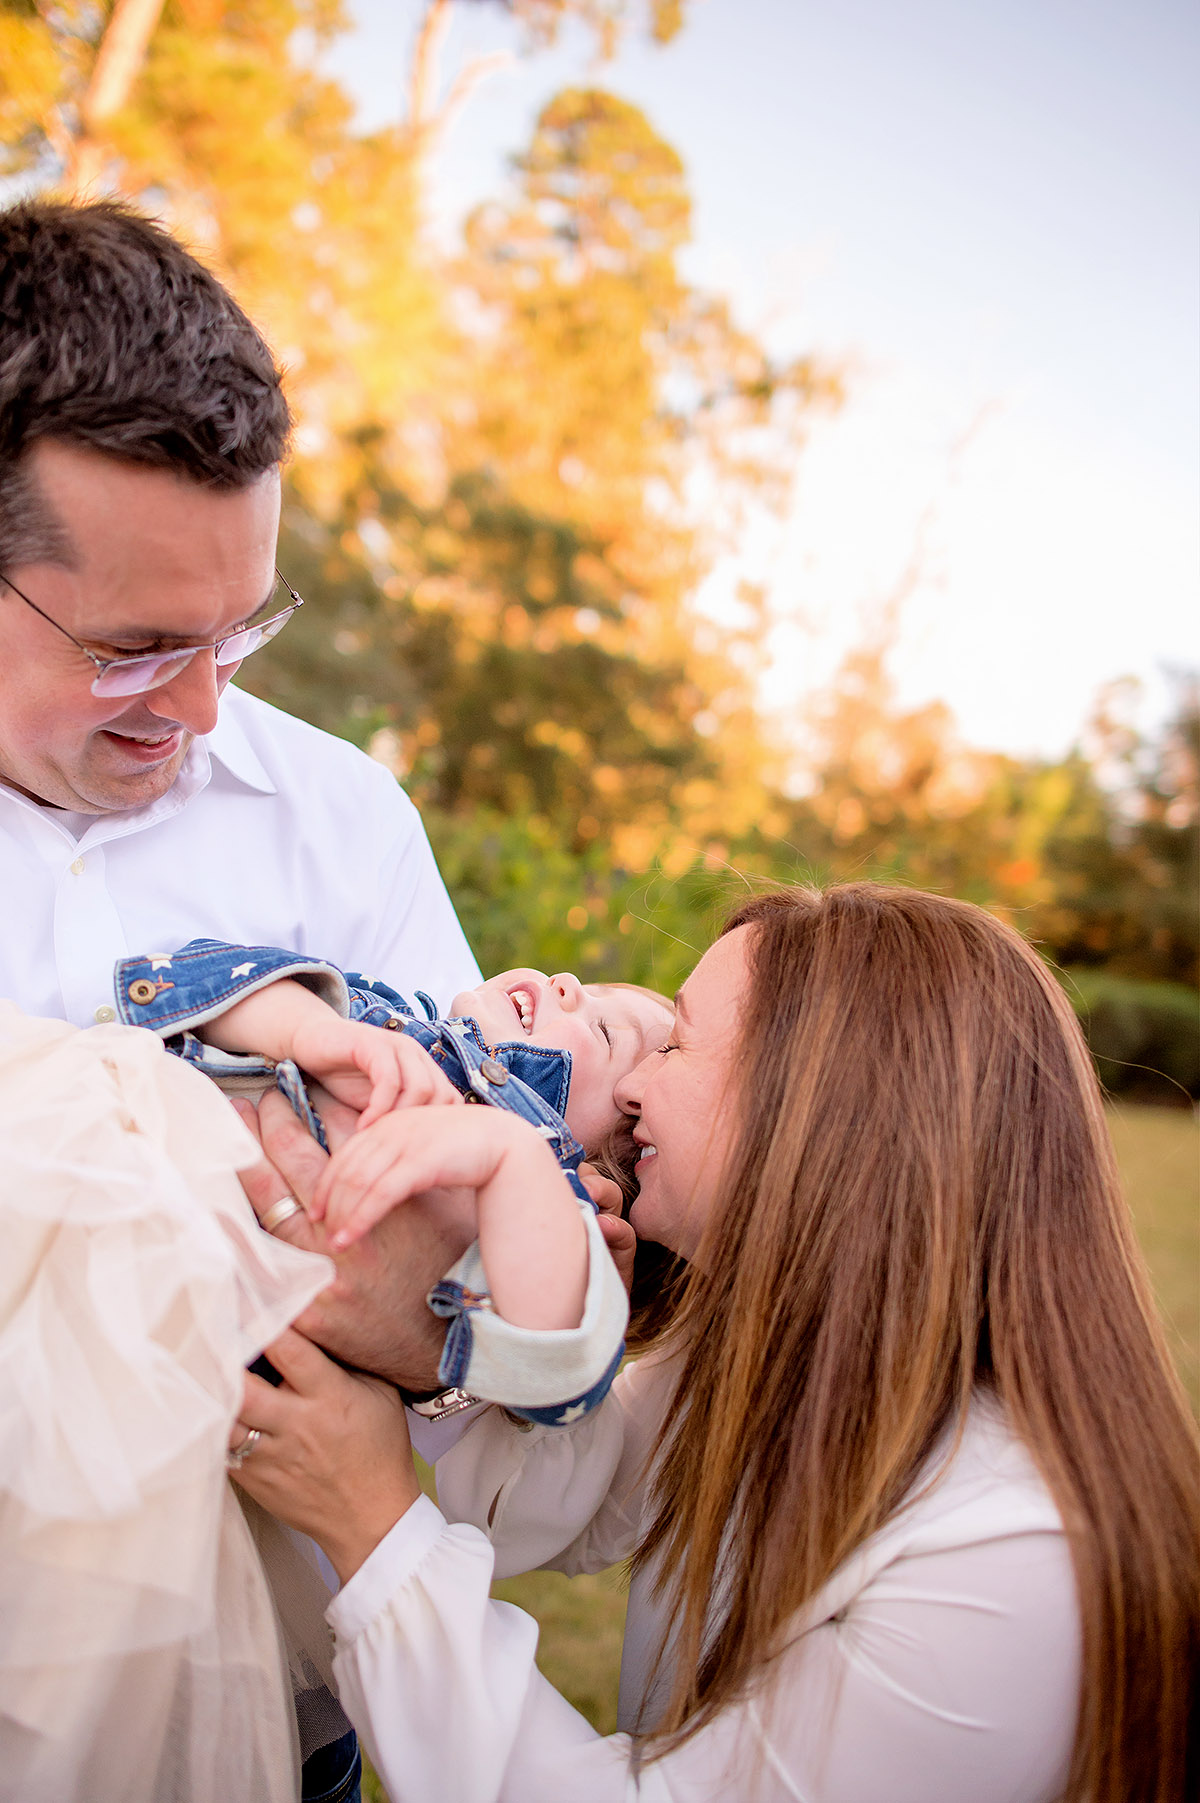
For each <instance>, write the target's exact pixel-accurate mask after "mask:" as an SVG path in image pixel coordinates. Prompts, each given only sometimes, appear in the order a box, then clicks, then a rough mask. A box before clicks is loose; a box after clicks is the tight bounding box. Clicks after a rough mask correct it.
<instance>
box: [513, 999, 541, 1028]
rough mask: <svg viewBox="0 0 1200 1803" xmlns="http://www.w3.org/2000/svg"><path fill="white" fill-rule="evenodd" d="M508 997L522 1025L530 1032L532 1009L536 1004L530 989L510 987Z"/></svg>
mask: <svg viewBox="0 0 1200 1803" xmlns="http://www.w3.org/2000/svg"><path fill="white" fill-rule="evenodd" d="M508 999H509V1001H510V1002H511V1003H512V1005H513V1007H514V1008H515V1009H516V1011H517V1014H518V1016H519V1017H520V1021H521V1025H522V1027H523V1028H524V1030H525V1031H526V1033H528V1032H530V1031H531V1030H532V1027H533V1016H534V1010H535V1008H536V1006H537V1004H536V1002H535V1001H534V998H533V993H532V991H531V990H528V989H510V990H509V992H508Z"/></svg>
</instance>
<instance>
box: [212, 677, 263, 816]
mask: <svg viewBox="0 0 1200 1803" xmlns="http://www.w3.org/2000/svg"><path fill="white" fill-rule="evenodd" d="M236 694H237V691H234V692H231V691H230V690H228V689H227V690H226V691H225V694H224V695H223V696H222V698H221V711H220V713H219V714H218V715H217V724H216V725H215V726H214V727H213V729H212V731H211V732H210V733H209V734H208V735H207V737H206V738H205V739H204V740H203V741H199V740H198V741H197V744H200V743H201V742H202V743H203V745H204V746H205V748H206V750H207V751H208V754H209V756H210V757H212V758H213V759H215V761H216V762H217V763H218V764H220V765H221V766H222V768H223V769H225V770H227V771H228V772H229V774H230V776H232V777H236V779H237V781H238V782H240V783H245V785H246V787H247V788H248V789H257V790H258V792H259V794H260V795H275V794H277V793H278V790H277V787H276V785H275V783H273V782H272V780H271V778H270V777H269V776H268V774H267V771H266V768H265V766H264V764H263V762H262V759H261V758H260V757H259V755H258V753H257V751H255V749H254V747H253V746H252V745H251V743H250V741H249V739H248V738H247V737H246V729H245V727H244V726H243V725H242V723H241V721H240V720H239V719H238V717H237V715H236V713H235V712H234V707H233V706H231V705H230V704H231V703H236ZM192 749H193V750H195V749H196V747H195V746H193V747H192Z"/></svg>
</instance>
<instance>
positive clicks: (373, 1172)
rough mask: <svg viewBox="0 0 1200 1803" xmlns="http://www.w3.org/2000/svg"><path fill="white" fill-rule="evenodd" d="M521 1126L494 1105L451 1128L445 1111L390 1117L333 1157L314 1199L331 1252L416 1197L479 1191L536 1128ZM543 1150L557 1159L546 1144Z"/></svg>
mask: <svg viewBox="0 0 1200 1803" xmlns="http://www.w3.org/2000/svg"><path fill="white" fill-rule="evenodd" d="M455 1093H456V1096H457V1092H455ZM458 1099H459V1100H461V1097H458ZM514 1125H516V1126H517V1127H519V1128H522V1127H525V1123H524V1122H519V1121H516V1120H515V1117H514V1116H512V1115H509V1114H502V1113H501V1112H500V1111H499V1110H498V1109H493V1108H488V1109H483V1108H472V1109H468V1110H467V1111H466V1113H465V1114H464V1115H463V1116H461V1117H458V1116H456V1117H455V1118H454V1121H453V1123H452V1124H450V1123H448V1121H447V1117H446V1116H444V1115H443V1114H442V1113H441V1111H440V1110H437V1111H436V1112H429V1111H423V1110H417V1109H411V1110H410V1109H406V1110H405V1111H404V1112H403V1113H402V1114H396V1113H390V1114H385V1115H384V1116H383V1117H382V1118H379V1119H376V1120H375V1121H374V1122H373V1123H372V1124H371V1125H370V1126H368V1127H364V1128H363V1129H362V1130H361V1131H360V1132H358V1133H356V1134H355V1135H354V1137H353V1138H352V1139H350V1140H348V1141H347V1142H346V1144H345V1145H343V1146H341V1147H340V1148H339V1149H338V1150H337V1151H336V1152H335V1153H334V1155H333V1157H332V1158H331V1159H330V1160H329V1163H328V1165H327V1166H326V1167H325V1170H324V1171H323V1173H322V1175H321V1180H320V1182H319V1183H318V1185H317V1188H316V1192H315V1194H314V1196H313V1200H312V1208H311V1211H310V1212H311V1215H312V1218H313V1219H314V1220H322V1219H324V1221H325V1227H326V1232H327V1233H328V1236H329V1246H330V1248H331V1250H332V1251H334V1252H343V1251H344V1250H345V1249H346V1247H347V1246H350V1245H352V1244H353V1243H354V1241H355V1240H360V1239H361V1238H362V1237H363V1235H364V1234H365V1233H369V1232H370V1230H371V1228H372V1227H374V1226H375V1224H376V1223H377V1222H378V1221H381V1220H382V1219H383V1217H384V1215H386V1214H388V1213H389V1212H390V1211H391V1210H392V1209H393V1208H395V1207H397V1205H398V1204H399V1203H401V1202H407V1201H408V1200H409V1198H410V1197H412V1196H418V1195H421V1194H423V1193H424V1192H425V1191H426V1190H433V1189H459V1188H465V1189H470V1190H480V1189H482V1188H483V1187H484V1185H485V1184H487V1183H488V1182H489V1181H490V1179H491V1178H492V1177H493V1176H494V1175H495V1173H496V1170H497V1168H498V1166H499V1165H500V1162H501V1160H502V1159H503V1158H505V1156H506V1155H507V1154H508V1153H509V1151H510V1150H511V1148H512V1145H513V1142H514V1139H515V1140H516V1143H517V1145H518V1146H520V1145H522V1144H523V1142H524V1138H525V1134H527V1133H528V1131H529V1130H528V1128H525V1134H517V1135H515V1136H514V1134H513V1133H512V1131H511V1129H512V1127H513V1126H514ZM447 1129H448V1130H447ZM535 1144H536V1142H535ZM538 1149H540V1150H542V1151H543V1152H546V1153H548V1154H549V1156H550V1158H551V1160H552V1161H553V1153H549V1148H548V1147H546V1145H545V1142H544V1141H543V1142H541V1146H540V1148H538ZM555 1168H557V1166H555Z"/></svg>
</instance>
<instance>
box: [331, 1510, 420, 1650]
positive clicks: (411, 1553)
mask: <svg viewBox="0 0 1200 1803" xmlns="http://www.w3.org/2000/svg"><path fill="white" fill-rule="evenodd" d="M446 1526H447V1522H446V1517H445V1516H444V1515H443V1514H442V1511H441V1510H440V1509H439V1508H438V1506H437V1504H436V1503H434V1502H431V1501H430V1500H429V1498H428V1497H427V1496H420V1497H418V1498H417V1500H416V1502H415V1503H413V1504H412V1505H411V1507H410V1508H408V1509H406V1510H405V1512H404V1514H403V1515H402V1516H401V1517H400V1519H399V1521H398V1522H397V1523H396V1525H395V1527H393V1528H391V1529H390V1530H389V1531H388V1532H387V1533H386V1534H385V1535H384V1537H383V1539H382V1540H381V1541H380V1542H379V1545H378V1546H377V1547H375V1549H374V1551H373V1552H370V1553H368V1554H367V1557H366V1558H365V1559H364V1560H363V1562H362V1564H361V1565H360V1566H359V1568H358V1570H357V1571H356V1572H355V1574H354V1576H353V1577H352V1578H351V1579H350V1580H349V1582H348V1583H346V1584H344V1585H343V1586H342V1588H341V1590H339V1591H338V1593H337V1595H336V1596H335V1597H334V1599H333V1601H332V1602H331V1603H330V1605H329V1607H328V1609H326V1611H325V1619H326V1621H327V1622H328V1623H329V1625H330V1627H331V1628H332V1629H333V1631H334V1633H335V1634H336V1635H337V1637H338V1639H339V1640H342V1641H347V1640H353V1639H354V1638H355V1637H356V1636H357V1635H359V1634H361V1633H362V1631H363V1629H364V1628H367V1627H369V1626H370V1624H371V1623H372V1622H373V1621H374V1619H375V1617H376V1616H377V1615H378V1613H379V1611H380V1609H381V1608H382V1607H383V1606H384V1604H385V1603H386V1602H387V1601H388V1599H389V1598H390V1597H392V1596H394V1595H395V1593H396V1591H397V1590H398V1589H399V1588H400V1586H401V1585H402V1584H406V1583H407V1582H408V1580H409V1578H411V1576H412V1574H413V1572H414V1571H416V1569H417V1567H418V1565H420V1563H421V1562H422V1560H423V1559H425V1558H426V1557H427V1556H428V1554H429V1553H430V1552H431V1551H432V1549H433V1547H434V1545H435V1544H436V1542H437V1541H438V1540H439V1539H440V1537H441V1534H442V1530H443V1529H444V1528H445V1527H446Z"/></svg>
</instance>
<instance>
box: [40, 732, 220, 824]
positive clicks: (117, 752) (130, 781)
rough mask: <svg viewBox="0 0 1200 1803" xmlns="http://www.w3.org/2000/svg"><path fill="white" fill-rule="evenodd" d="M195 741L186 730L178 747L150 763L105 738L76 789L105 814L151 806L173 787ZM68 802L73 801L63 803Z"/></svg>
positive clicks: (84, 799)
mask: <svg viewBox="0 0 1200 1803" xmlns="http://www.w3.org/2000/svg"><path fill="white" fill-rule="evenodd" d="M191 743H192V734H191V733H184V734H183V735H182V737H181V741H180V744H179V746H178V748H177V749H176V750H174V751H172V753H171V755H170V756H169V757H166V758H163V759H162V760H161V761H160V762H157V763H153V762H147V761H144V760H142V759H140V758H135V757H134V756H132V755H130V754H128V753H126V752H124V751H123V750H122V749H121V748H120V747H119V746H116V745H114V744H113V741H112V739H111V738H109V739H108V743H107V745H105V744H104V742H103V740H102V741H101V746H102V747H103V748H102V749H101V748H99V747H98V748H97V751H98V755H95V756H93V757H92V758H90V759H89V761H88V765H87V767H86V768H85V769H83V770H81V771H80V773H79V776H78V778H77V779H76V782H75V784H74V785H73V787H75V789H76V792H77V794H78V796H79V798H80V800H81V801H83V802H85V803H86V804H87V806H88V807H89V808H93V809H95V810H96V812H97V813H101V814H123V813H129V812H130V811H131V810H133V809H134V808H144V807H148V806H149V804H150V803H151V802H153V801H158V800H159V799H160V798H161V797H162V796H164V795H165V794H166V792H167V790H168V789H169V788H170V787H171V785H172V783H173V782H174V781H175V778H176V777H177V776H178V775H179V772H180V770H181V769H182V767H183V760H184V758H185V757H186V756H187V754H188V749H189V747H190V745H191ZM60 805H67V806H69V805H70V804H69V803H68V804H60Z"/></svg>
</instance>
